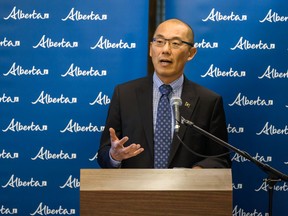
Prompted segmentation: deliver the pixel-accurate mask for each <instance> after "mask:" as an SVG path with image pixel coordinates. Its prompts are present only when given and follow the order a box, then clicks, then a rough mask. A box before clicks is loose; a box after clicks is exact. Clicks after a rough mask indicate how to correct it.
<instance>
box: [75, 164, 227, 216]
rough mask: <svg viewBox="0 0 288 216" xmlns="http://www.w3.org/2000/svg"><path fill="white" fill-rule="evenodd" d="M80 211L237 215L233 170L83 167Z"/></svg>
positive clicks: (122, 213) (90, 215) (120, 213)
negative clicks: (233, 199) (234, 212)
mask: <svg viewBox="0 0 288 216" xmlns="http://www.w3.org/2000/svg"><path fill="white" fill-rule="evenodd" d="M80 213H81V216H86V215H87V216H88V215H89V216H93V215H101V216H102V215H103V216H105V215H119V216H120V215H121V216H123V215H125V216H126V215H143V216H144V215H145V216H149V215H157V216H158V215H163V216H164V215H165V216H166V215H171V216H172V215H173V216H174V215H193V216H198V215H199V216H201V215H205V216H208V215H213V216H217V215H219V216H220V215H221V216H225V215H229V216H231V215H232V176H231V170H230V169H197V170H192V169H82V170H81V173H80Z"/></svg>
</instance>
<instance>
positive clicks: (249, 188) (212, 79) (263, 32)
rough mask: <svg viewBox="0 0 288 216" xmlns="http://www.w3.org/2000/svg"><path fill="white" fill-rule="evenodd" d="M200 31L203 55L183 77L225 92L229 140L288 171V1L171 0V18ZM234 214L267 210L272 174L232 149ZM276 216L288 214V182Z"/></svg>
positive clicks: (280, 190) (279, 192)
mask: <svg viewBox="0 0 288 216" xmlns="http://www.w3.org/2000/svg"><path fill="white" fill-rule="evenodd" d="M174 17H176V18H180V19H183V20H184V21H186V22H187V23H189V24H190V25H191V26H192V27H193V29H194V31H195V35H196V37H195V39H196V41H195V42H196V47H197V48H198V53H197V54H196V56H195V58H194V59H193V60H192V62H190V63H189V64H188V67H187V68H186V71H185V74H186V75H187V76H188V77H189V78H190V79H192V80H194V81H196V82H198V83H200V84H202V85H204V86H207V87H209V88H210V89H212V90H214V91H216V92H218V93H220V94H221V95H222V96H223V98H224V103H225V111H226V114H227V124H228V125H227V129H228V132H229V142H230V143H231V144H232V145H233V146H235V147H237V148H239V149H242V150H245V151H247V152H249V153H250V154H251V156H253V157H254V158H255V159H257V160H259V161H261V162H264V163H267V164H268V165H270V166H273V167H274V168H276V169H278V170H280V171H282V172H284V173H288V172H287V171H288V169H287V165H288V163H287V161H288V157H287V151H288V145H287V144H288V143H287V140H288V139H287V135H288V118H287V112H288V98H287V92H288V85H287V84H288V82H287V79H288V70H287V68H288V65H287V59H288V58H287V57H288V52H287V49H288V42H287V27H288V23H287V22H288V11H287V1H284V0H277V1H272V0H270V1H269V0H267V1H249V0H242V1H238V0H233V1H224V0H221V1H219V0H218V1H216V0H212V1H211V0H209V1H208V0H206V1H205V0H193V1H191V0H166V19H168V18H174ZM232 158H233V159H232V160H233V198H234V207H233V213H232V215H234V216H240V215H241V216H242V215H265V213H267V212H268V192H267V190H268V188H267V184H265V183H263V179H264V178H266V177H267V175H266V174H265V173H263V172H262V171H261V170H260V169H259V168H258V167H257V166H255V165H254V164H252V163H250V162H249V161H247V160H245V158H243V157H241V156H239V155H237V154H234V153H233V154H232ZM274 191H275V192H274V208H273V213H274V214H273V215H279V216H283V215H288V206H287V201H288V194H287V192H288V187H287V183H286V182H279V183H277V185H276V186H275V187H274Z"/></svg>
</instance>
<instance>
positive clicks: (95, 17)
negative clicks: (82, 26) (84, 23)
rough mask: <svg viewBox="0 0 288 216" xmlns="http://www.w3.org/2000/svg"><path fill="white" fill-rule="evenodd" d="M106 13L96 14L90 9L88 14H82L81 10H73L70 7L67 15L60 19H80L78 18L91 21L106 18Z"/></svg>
mask: <svg viewBox="0 0 288 216" xmlns="http://www.w3.org/2000/svg"><path fill="white" fill-rule="evenodd" d="M107 19H108V16H107V14H102V15H101V14H97V13H94V11H91V12H90V14H82V13H81V11H79V10H75V8H72V9H71V10H70V12H69V13H68V15H67V16H66V17H65V18H63V19H62V21H67V20H72V21H80V20H93V21H97V20H99V21H103V20H107Z"/></svg>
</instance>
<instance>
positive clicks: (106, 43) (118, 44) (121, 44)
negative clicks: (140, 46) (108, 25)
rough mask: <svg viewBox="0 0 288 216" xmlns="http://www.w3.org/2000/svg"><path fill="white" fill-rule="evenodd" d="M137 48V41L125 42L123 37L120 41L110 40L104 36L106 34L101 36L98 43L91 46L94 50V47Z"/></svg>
mask: <svg viewBox="0 0 288 216" xmlns="http://www.w3.org/2000/svg"><path fill="white" fill-rule="evenodd" d="M97 48H99V49H135V48H136V43H130V44H129V43H128V42H123V40H122V39H120V40H119V42H110V40H109V39H107V38H104V36H101V37H100V38H99V40H98V41H97V43H96V44H95V45H94V46H92V47H91V49H92V50H94V49H97Z"/></svg>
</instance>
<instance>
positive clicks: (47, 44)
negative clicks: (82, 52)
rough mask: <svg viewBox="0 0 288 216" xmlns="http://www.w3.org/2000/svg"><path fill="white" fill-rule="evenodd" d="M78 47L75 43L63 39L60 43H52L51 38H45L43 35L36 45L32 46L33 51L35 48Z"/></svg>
mask: <svg viewBox="0 0 288 216" xmlns="http://www.w3.org/2000/svg"><path fill="white" fill-rule="evenodd" d="M76 47H78V42H77V41H73V42H71V41H66V40H65V38H62V40H61V41H53V40H52V39H51V38H49V37H46V35H43V36H42V38H41V39H40V40H39V42H38V43H37V45H35V46H33V48H34V49H37V48H44V49H49V48H76Z"/></svg>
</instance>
